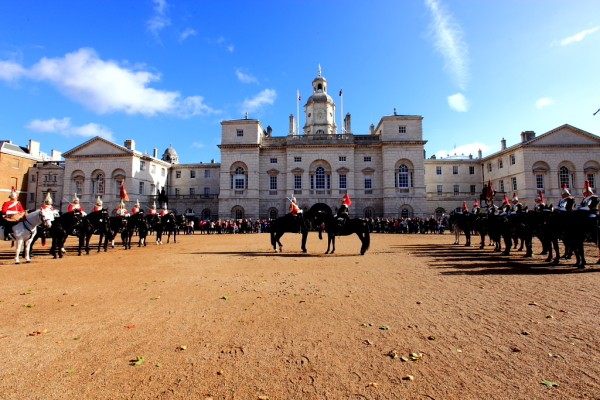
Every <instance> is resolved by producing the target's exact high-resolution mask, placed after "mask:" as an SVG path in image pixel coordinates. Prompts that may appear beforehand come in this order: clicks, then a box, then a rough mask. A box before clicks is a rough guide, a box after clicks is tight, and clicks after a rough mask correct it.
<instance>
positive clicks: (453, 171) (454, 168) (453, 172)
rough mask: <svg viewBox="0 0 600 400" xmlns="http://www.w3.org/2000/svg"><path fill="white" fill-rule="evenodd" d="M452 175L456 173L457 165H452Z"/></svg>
mask: <svg viewBox="0 0 600 400" xmlns="http://www.w3.org/2000/svg"><path fill="white" fill-rule="evenodd" d="M452 175H458V167H457V166H456V165H455V166H453V167H452Z"/></svg>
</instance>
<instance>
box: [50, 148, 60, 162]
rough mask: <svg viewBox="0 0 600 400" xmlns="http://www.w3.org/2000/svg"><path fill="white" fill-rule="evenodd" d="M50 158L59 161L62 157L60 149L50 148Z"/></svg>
mask: <svg viewBox="0 0 600 400" xmlns="http://www.w3.org/2000/svg"><path fill="white" fill-rule="evenodd" d="M50 158H52V161H60V159H61V158H62V151H58V150H52V152H51V153H50Z"/></svg>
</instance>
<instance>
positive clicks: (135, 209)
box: [131, 199, 142, 215]
mask: <svg viewBox="0 0 600 400" xmlns="http://www.w3.org/2000/svg"><path fill="white" fill-rule="evenodd" d="M140 211H142V209H141V207H140V201H139V200H138V199H136V200H135V205H134V206H133V208H132V209H131V214H133V215H135V214H137V213H139V212H140Z"/></svg>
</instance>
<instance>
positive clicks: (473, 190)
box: [471, 185, 475, 193]
mask: <svg viewBox="0 0 600 400" xmlns="http://www.w3.org/2000/svg"><path fill="white" fill-rule="evenodd" d="M471 193H475V185H471Z"/></svg>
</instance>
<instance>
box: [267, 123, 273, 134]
mask: <svg viewBox="0 0 600 400" xmlns="http://www.w3.org/2000/svg"><path fill="white" fill-rule="evenodd" d="M272 133H273V128H271V125H268V126H267V136H271V134H272Z"/></svg>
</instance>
